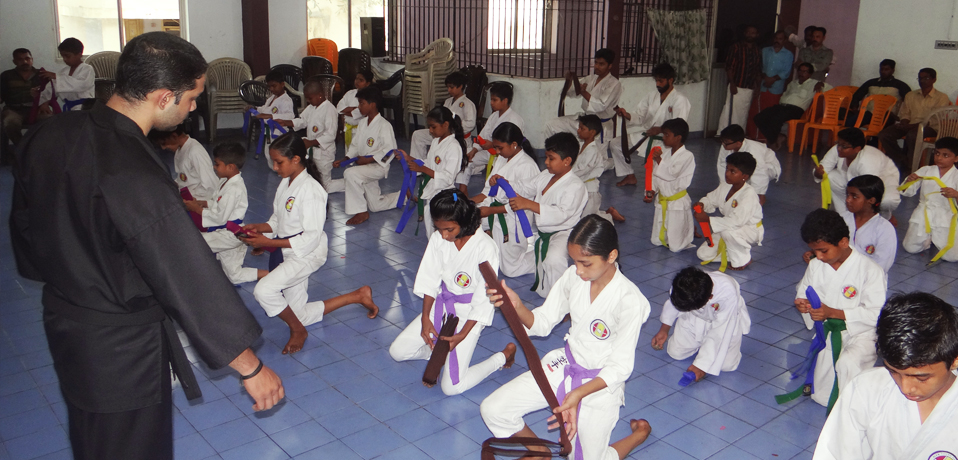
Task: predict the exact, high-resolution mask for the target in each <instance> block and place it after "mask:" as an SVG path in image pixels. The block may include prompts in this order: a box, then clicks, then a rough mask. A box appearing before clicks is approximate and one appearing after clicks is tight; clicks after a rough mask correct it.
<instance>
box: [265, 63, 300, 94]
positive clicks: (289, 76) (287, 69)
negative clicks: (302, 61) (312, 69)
mask: <svg viewBox="0 0 958 460" xmlns="http://www.w3.org/2000/svg"><path fill="white" fill-rule="evenodd" d="M274 70H278V71H280V72H282V73H283V78H284V79H286V83H289V86H291V87H292V88H293V89H295V90H298V89H299V84H300V83H302V82H303V69H300V68H299V67H296V66H294V65H292V64H278V65H274V66H273V67H272V68H271V69H269V71H270V72H272V71H274Z"/></svg>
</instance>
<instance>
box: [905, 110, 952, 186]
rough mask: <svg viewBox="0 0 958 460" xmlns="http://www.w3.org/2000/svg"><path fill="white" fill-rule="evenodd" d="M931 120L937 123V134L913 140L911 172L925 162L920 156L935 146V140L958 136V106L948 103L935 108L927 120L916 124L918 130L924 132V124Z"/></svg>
mask: <svg viewBox="0 0 958 460" xmlns="http://www.w3.org/2000/svg"><path fill="white" fill-rule="evenodd" d="M932 120H935V121H936V122H937V124H938V135H936V136H935V137H926V138H923V139H921V138H919V139H916V140H915V152H914V154H913V155H912V157H911V158H912V159H911V170H912V171H913V172H914V171H917V170H918V168H920V167H921V166H922V165H923V164H926V163H927V161H925V162H922V158H923V157H924V154H925V152H926V151H927V150H928V149H933V148H935V141H937V140H938V139H941V138H943V137H958V106H954V105H950V106H948V107H940V108H938V109H936V110H935V111H934V112H932V113H931V115H929V116H928V119H927V120H925V121H923V122H921V123H919V124H918V132H919V133H924V132H925V126H929V125H931V124H933V123H932Z"/></svg>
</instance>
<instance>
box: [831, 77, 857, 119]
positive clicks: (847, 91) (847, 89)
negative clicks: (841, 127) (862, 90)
mask: <svg viewBox="0 0 958 460" xmlns="http://www.w3.org/2000/svg"><path fill="white" fill-rule="evenodd" d="M831 91H833V92H835V93H838V94H842V95H844V96H845V100H844V101H842V107H841V108H843V109H845V111H844V112H843V114H844V116H843V117H842V118H840V119H839V121H840V122H842V123H845V118H846V117H848V109H849V107H850V106H851V104H852V97H853V96H854V95H855V91H858V87H857V86H836V87H834V88H832V89H831Z"/></svg>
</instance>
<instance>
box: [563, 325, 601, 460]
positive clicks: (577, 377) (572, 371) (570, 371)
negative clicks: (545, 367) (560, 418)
mask: <svg viewBox="0 0 958 460" xmlns="http://www.w3.org/2000/svg"><path fill="white" fill-rule="evenodd" d="M565 357H566V359H568V360H569V364H568V365H566V367H565V368H564V369H563V372H564V373H565V377H566V378H570V377H571V378H572V389H573V390H575V389H576V388H579V387H581V386H582V383H583V382H582V381H583V380H585V379H594V378H596V377H598V376H599V369H586V368H584V367H582V365H581V364H579V363H577V362H575V358H573V357H572V349H571V348H569V341H566V343H565ZM565 395H566V391H565V378H563V379H562V382H561V383H559V388H558V389H557V390H556V399H558V400H559V404H562V403H563V401H564V400H565ZM581 410H582V401H581V400H580V401H579V405H578V406H577V407H576V423H578V422H579V420H578V417H579V413H580V412H581ZM559 429H560V430H564V429H565V427H561V426H560V427H559ZM575 460H583V457H582V444H581V443H580V442H579V434H578V433H576V436H575Z"/></svg>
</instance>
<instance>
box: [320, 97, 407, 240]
mask: <svg viewBox="0 0 958 460" xmlns="http://www.w3.org/2000/svg"><path fill="white" fill-rule="evenodd" d="M356 97H357V98H358V99H359V111H360V112H362V113H363V116H364V118H363V119H362V120H361V121H360V122H359V126H358V127H357V128H356V131H355V133H354V136H353V143H352V146H351V147H350V148H349V150H348V151H347V152H346V158H356V164H355V165H353V166H352V167H350V168H349V169H347V170H346V172H344V173H343V181H344V182H345V188H346V214H352V215H353V217H351V218H350V219H349V220H347V221H346V224H347V225H359V224H361V223H363V222H366V220H367V219H369V212H370V211H372V212H379V211H385V210H387V209H391V208H395V207H396V205H397V204H398V200H399V192H394V193H390V194H388V195H383V193H382V190H381V189H380V188H379V180H380V179H385V178H386V177H387V176H388V175H389V163H391V162H392V161H393V158H395V157H396V156H395V155H393V154H392V153H390V152H392V151H393V150H394V149H395V148H396V134H395V132H393V125H392V123H390V122H389V121H388V120H386V119H385V118H383V117H382V115H380V114H379V107H380V106H381V105H382V102H383V93H382V91H381V90H380V89H379V88H377V87H375V86H369V87H366V88H363V89H361V90H359V92H358V93H357V96H356ZM343 161H345V159H342V160H336V161H334V162H333V167H334V168H338V167H339V166H340V165H341V164H342V162H343Z"/></svg>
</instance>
